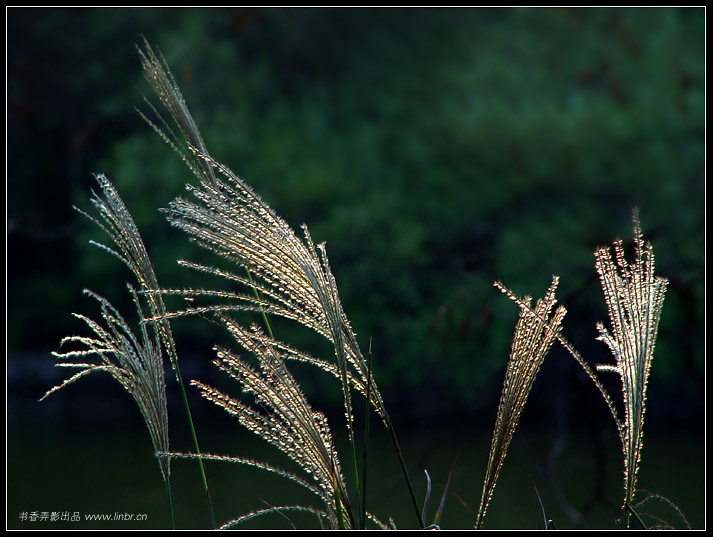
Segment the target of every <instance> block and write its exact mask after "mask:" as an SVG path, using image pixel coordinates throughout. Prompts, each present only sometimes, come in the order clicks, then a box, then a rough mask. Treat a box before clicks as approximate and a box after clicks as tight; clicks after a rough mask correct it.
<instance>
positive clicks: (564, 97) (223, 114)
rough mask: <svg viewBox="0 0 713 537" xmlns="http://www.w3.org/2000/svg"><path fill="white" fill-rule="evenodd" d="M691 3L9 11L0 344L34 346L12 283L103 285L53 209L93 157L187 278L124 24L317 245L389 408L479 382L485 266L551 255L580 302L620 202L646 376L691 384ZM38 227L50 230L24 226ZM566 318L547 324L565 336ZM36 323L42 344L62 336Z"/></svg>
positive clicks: (471, 388) (567, 299) (699, 28)
mask: <svg viewBox="0 0 713 537" xmlns="http://www.w3.org/2000/svg"><path fill="white" fill-rule="evenodd" d="M703 15H704V12H703V10H701V9H591V10H590V9H488V10H485V9H472V10H465V9H459V10H300V9H292V10H283V9H262V10H245V9H235V10H229V9H206V10H203V9H197V10H196V9H194V10H180V9H179V10H154V9H89V10H68V9H43V10H39V9H38V10H10V11H9V13H8V32H9V35H8V64H9V78H8V90H9V125H8V128H9V130H10V132H11V134H12V136H10V141H9V147H8V154H9V157H10V160H9V173H8V175H9V180H8V197H9V200H10V201H9V202H8V208H9V209H8V223H9V236H8V241H9V252H8V253H9V258H10V259H11V261H10V264H9V271H8V272H9V274H8V277H9V293H10V294H9V299H8V301H9V309H10V312H11V315H10V319H9V322H8V324H9V333H10V339H9V342H10V344H11V345H12V346H17V347H21V346H27V345H31V344H37V341H36V330H34V329H33V328H32V323H31V322H30V319H32V318H33V315H34V313H33V311H32V309H31V308H28V307H27V304H26V301H23V300H22V298H21V297H23V296H27V295H28V294H30V295H37V294H41V295H42V296H43V298H45V299H46V300H47V305H48V307H49V308H50V309H56V308H58V307H59V305H60V304H61V309H62V310H63V311H65V310H67V309H77V308H68V307H67V303H68V300H67V296H76V295H78V293H76V292H75V291H76V290H78V289H81V288H82V287H83V286H87V287H90V288H100V286H99V285H97V283H98V282H101V283H102V285H101V288H102V290H103V292H104V291H105V290H106V283H108V282H112V281H116V282H124V281H125V280H126V277H125V275H123V274H122V275H121V276H120V277H118V276H117V277H113V276H112V274H118V271H120V270H122V268H121V267H117V266H116V265H112V261H111V260H110V259H109V260H108V259H106V256H102V255H101V253H98V252H96V253H95V252H91V251H89V252H85V251H84V250H82V251H81V252H80V255H77V251H76V248H77V247H76V246H74V244H76V243H77V242H78V241H75V240H74V238H73V237H72V236H71V235H70V233H69V229H71V231H72V232H74V231H75V229H79V227H78V226H75V224H74V221H73V220H72V219H73V218H74V217H73V216H71V215H70V214H69V212H68V210H67V208H68V207H70V206H71V205H72V201H74V200H75V199H76V200H82V199H84V198H85V192H86V188H85V185H86V183H88V182H89V181H90V172H106V173H110V176H111V177H112V179H113V180H114V182H115V184H117V186H118V187H119V188H120V190H121V192H122V196H123V198H124V200H125V201H126V203H127V205H129V206H131V207H132V208H134V209H132V212H133V214H134V217H135V219H136V222H137V225H138V227H139V228H140V229H141V230H142V232H143V233H144V236H145V239H146V242H147V247H148V249H149V253H150V255H151V257H152V259H153V260H154V262H155V263H156V268H157V272H159V273H160V274H162V282H164V283H165V285H166V286H172V285H181V286H184V285H186V286H191V285H194V283H193V282H192V281H191V280H190V279H191V278H192V277H193V276H192V273H191V272H190V271H186V270H185V269H182V268H180V267H177V266H176V265H175V259H177V258H190V259H197V258H198V255H199V254H196V253H195V251H193V250H191V251H190V252H189V251H188V248H189V246H186V242H185V241H184V240H182V237H181V236H180V234H178V233H175V232H174V230H171V229H169V228H168V226H166V225H165V222H164V220H163V217H162V216H161V215H160V214H158V213H157V212H156V207H162V206H164V207H165V206H166V205H167V204H168V202H169V201H170V200H172V199H174V198H175V197H176V195H178V194H179V193H181V191H182V190H183V184H184V183H185V182H187V181H188V180H189V179H190V177H189V174H188V172H187V171H186V170H185V168H183V167H182V165H181V163H180V162H177V161H176V159H174V158H173V155H171V154H170V149H169V148H167V147H162V146H161V144H160V143H159V142H158V141H157V140H156V139H155V136H154V134H153V133H151V132H148V131H147V129H145V126H144V125H143V123H142V121H141V120H140V118H138V117H137V116H135V114H133V113H132V111H130V110H128V109H127V107H126V102H127V101H126V99H127V96H130V95H131V92H132V91H134V90H133V88H134V87H138V88H140V90H141V91H143V92H146V91H147V89H146V86H145V85H142V83H141V82H140V77H141V74H140V72H139V69H138V68H137V66H136V61H135V50H134V48H133V44H134V43H138V42H139V40H140V37H139V34H140V33H141V34H145V35H146V36H147V37H148V38H149V39H150V41H151V42H153V43H157V44H158V45H159V46H160V47H161V49H162V51H163V52H164V53H165V54H166V55H167V60H168V62H169V63H170V64H171V65H172V66H175V68H176V72H175V74H176V76H177V78H178V79H179V83H180V84H181V87H182V89H183V90H184V94H185V97H186V99H187V101H188V104H189V106H191V108H192V110H193V112H194V115H195V119H196V121H197V122H198V123H199V124H200V125H202V134H203V136H204V139H205V140H206V143H207V145H208V146H209V147H210V148H211V152H212V156H213V157H215V158H216V159H218V160H219V161H221V162H225V163H226V164H227V165H229V166H230V167H231V169H233V170H234V171H235V172H236V173H237V174H238V175H240V176H241V177H243V178H244V179H246V180H247V181H248V182H249V183H250V184H251V185H252V186H253V187H254V188H255V190H256V191H257V192H260V194H261V196H263V197H264V199H265V200H266V201H267V202H268V203H270V205H271V206H273V207H274V208H275V209H276V210H277V211H278V212H279V214H281V215H283V216H284V217H285V218H286V219H287V221H288V222H289V223H290V224H291V225H292V226H293V227H297V226H299V225H300V224H301V223H302V222H306V223H308V224H309V226H310V230H311V232H312V234H313V236H314V239H315V242H321V241H326V242H327V245H328V249H329V254H330V261H331V263H332V268H333V271H334V274H335V276H336V278H337V282H338V284H339V289H340V292H341V296H342V300H343V303H344V308H345V310H346V311H347V313H348V314H349V317H350V319H351V321H352V324H353V326H354V328H355V330H356V331H357V333H358V335H359V337H360V342H361V344H362V345H365V344H366V342H367V341H368V338H370V337H371V338H373V340H374V349H375V359H376V361H375V363H376V364H378V365H377V367H376V376H377V378H378V379H379V382H380V386H381V388H382V390H383V391H384V392H389V391H390V390H398V392H399V393H400V394H403V395H404V396H405V397H406V398H407V401H410V400H412V399H416V398H418V399H421V397H420V395H419V396H418V397H417V396H416V395H415V394H417V393H418V394H422V393H423V391H424V390H425V391H426V392H428V391H429V390H430V391H432V393H438V394H441V395H440V396H442V394H443V392H444V391H445V390H444V387H446V386H447V393H448V396H449V397H450V398H451V400H448V399H443V401H444V403H446V404H449V405H454V404H458V405H461V407H462V406H463V405H465V404H468V405H470V404H477V403H480V402H482V400H485V399H492V392H487V393H485V392H484V391H483V390H482V388H483V387H486V386H493V385H497V383H498V379H499V376H500V374H501V367H502V361H501V360H502V349H504V348H507V346H508V345H509V339H508V338H509V335H510V326H511V323H512V319H513V316H514V313H513V311H512V308H511V307H509V306H510V305H509V304H507V303H504V302H507V301H503V300H502V297H500V296H498V293H494V292H493V290H492V287H491V283H490V282H491V281H492V280H494V279H502V280H503V281H506V282H508V286H509V287H511V288H512V289H513V291H514V292H515V293H518V294H523V293H528V292H532V290H534V289H539V288H540V286H541V282H542V281H547V280H548V279H549V277H550V276H551V274H552V273H555V272H556V273H557V274H559V275H560V277H561V281H562V284H561V292H562V293H563V295H562V297H561V300H562V301H563V303H565V304H566V305H567V306H570V304H571V303H573V302H577V303H581V304H596V301H590V300H579V297H580V296H581V295H582V294H591V293H596V292H597V282H596V278H595V277H592V276H591V274H592V271H591V252H592V251H593V250H594V248H595V247H597V246H599V245H601V244H605V243H607V242H608V241H609V240H610V238H611V237H613V236H623V235H624V234H625V233H626V232H627V227H626V226H625V225H623V224H622V223H623V222H626V221H627V220H628V213H629V211H630V209H631V207H632V206H633V205H638V206H639V207H640V208H641V210H642V213H643V214H645V215H646V222H647V227H648V228H649V229H650V230H651V232H650V234H649V235H650V236H651V239H652V242H653V243H654V245H655V248H656V251H657V252H658V253H659V255H658V257H657V260H658V268H659V271H660V272H661V273H664V274H667V275H670V276H671V285H670V291H669V296H668V297H667V308H670V310H669V313H667V314H664V316H663V318H662V320H661V329H660V334H659V346H658V354H657V368H655V369H654V373H653V375H654V377H656V376H657V375H662V376H663V378H662V379H661V380H664V381H665V380H669V381H670V382H671V383H672V384H673V383H680V380H681V377H683V378H697V376H698V375H699V374H700V373H701V372H702V371H703V347H702V342H703V337H702V336H703V291H704V285H703V281H704V278H703V245H704V242H703V236H704V235H703V233H704V232H703V228H704V226H703V216H704V206H703V185H704V180H703V162H704V160H703V159H704V130H703V129H704V123H703V122H704V104H705V101H704V93H703V92H704V72H705V71H704V18H703ZM48 69H49V70H48ZM134 102H135V104H136V105H137V106H139V105H140V104H141V101H140V96H139V95H138V93H137V94H136V99H135V101H134ZM82 133H93V138H91V137H90V138H87V139H88V140H89V141H88V142H87V141H84V142H83V140H86V139H85V138H81V134H82ZM74 140H76V144H78V145H76V146H75V145H73V143H74V142H73V141H74ZM82 143H84V145H82ZM37 155H42V158H41V159H40V158H38V157H37ZM100 155H110V157H108V158H103V157H100ZM38 181H39V183H38ZM82 183H84V184H82ZM76 202H77V203H79V204H81V202H80V201H76ZM142 202H145V208H142V207H141V203H142ZM48 229H51V230H53V231H56V230H65V229H68V231H67V234H65V235H61V240H58V239H57V238H56V237H53V236H49V237H43V238H42V239H37V238H34V235H37V233H35V232H36V231H37V230H42V231H44V230H48ZM92 232H93V230H91V229H87V227H84V228H81V233H82V234H86V237H87V238H89V233H92ZM28 237H29V241H30V242H29V244H28V242H27V240H28ZM83 242H85V241H83ZM20 244H24V245H25V246H24V247H21V246H20ZM48 259H52V260H53V261H52V262H51V263H48V262H47V260H48ZM584 275H586V276H584ZM74 278H76V280H75V279H74ZM73 282H74V283H73ZM121 285H122V286H123V284H121ZM69 286H72V287H73V288H74V289H75V291H71V292H70V291H68V290H67V287H69ZM122 286H118V287H117V289H116V290H115V291H116V292H115V294H116V295H120V294H121V293H123V287H122ZM105 294H107V296H108V298H110V299H111V300H112V302H114V299H115V296H114V294H112V293H111V291H110V290H106V291H105ZM602 311H603V310H602V309H601V308H600V309H598V310H597V311H589V310H587V311H584V312H581V313H583V314H584V315H586V316H591V317H593V318H601V316H602ZM582 326H587V324H586V323H582ZM590 328H591V327H588V326H587V331H585V332H583V333H581V334H574V333H571V332H569V331H570V330H576V329H577V327H576V326H571V327H565V331H566V332H567V335H568V337H570V338H571V339H573V340H576V341H577V343H579V341H584V342H586V344H587V345H589V344H592V341H593V339H594V337H596V334H595V333H594V332H593V331H591V330H590ZM55 330H56V333H54V332H53V331H52V330H49V331H48V332H47V334H46V336H47V338H48V342H49V344H52V345H53V344H54V342H56V341H57V339H58V337H59V336H60V335H62V334H64V333H66V332H67V330H66V329H65V328H63V327H61V326H57V327H56V329H55ZM69 331H70V332H71V329H69ZM189 335H192V336H196V337H199V338H200V337H201V334H200V333H193V334H191V333H190V332H189ZM281 335H283V333H281ZM285 337H287V335H285ZM577 346H578V348H581V345H579V344H578V345H577ZM414 363H417V364H418V365H419V367H412V366H413V364H414ZM673 364H683V366H682V367H679V366H678V365H676V366H675V367H674V365H673ZM422 371H428V372H429V376H428V378H426V377H424V376H423V375H422V374H421V373H420V372H422ZM454 379H455V380H454ZM397 381H398V382H397ZM493 389H496V388H493ZM693 389H694V390H698V391H700V386H699V385H696V386H694V387H693ZM481 398H482V399H481ZM420 410H424V409H417V411H420Z"/></svg>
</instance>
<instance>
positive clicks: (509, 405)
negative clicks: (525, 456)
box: [476, 276, 567, 528]
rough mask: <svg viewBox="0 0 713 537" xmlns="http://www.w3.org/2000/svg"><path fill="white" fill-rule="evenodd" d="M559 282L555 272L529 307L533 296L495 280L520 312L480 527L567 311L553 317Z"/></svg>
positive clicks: (501, 403)
mask: <svg viewBox="0 0 713 537" xmlns="http://www.w3.org/2000/svg"><path fill="white" fill-rule="evenodd" d="M557 283H558V278H557V277H556V276H555V277H553V279H552V285H550V288H549V289H548V290H547V293H546V294H545V296H543V297H542V298H541V299H539V300H538V301H537V304H536V306H535V308H534V309H530V300H531V299H530V297H525V298H523V299H520V298H517V297H515V296H514V295H513V294H512V293H511V292H510V291H509V290H508V289H506V288H505V287H504V286H503V285H502V284H501V283H499V282H496V283H495V286H496V287H497V288H498V289H500V290H501V291H502V292H503V293H505V294H506V295H508V297H510V298H511V299H512V300H513V301H515V302H516V303H517V304H518V306H519V307H520V315H519V318H518V321H517V324H516V326H515V334H514V336H513V340H512V348H511V351H510V359H509V360H508V364H507V369H506V371H505V380H504V382H503V391H502V395H501V396H500V404H499V406H498V413H497V417H496V419H495V428H494V429H493V438H492V441H491V444H490V453H489V456H488V465H487V469H486V472H485V479H484V481H483V492H482V496H481V500H480V508H479V510H478V515H477V518H476V527H477V528H482V525H483V519H484V518H485V513H486V510H487V508H488V503H489V502H490V499H491V497H492V495H493V490H494V489H495V484H496V482H497V479H498V474H499V473H500V468H501V467H502V465H503V462H504V460H505V456H506V455H507V450H508V447H509V445H510V441H511V440H512V437H513V435H514V434H515V428H516V427H517V423H518V420H519V419H520V414H521V413H522V410H523V408H524V406H525V402H526V401H527V397H528V395H529V394H530V389H531V388H532V385H533V383H534V382H535V376H536V375H537V372H538V371H539V369H540V366H541V365H542V362H543V361H544V359H545V355H546V354H547V351H548V350H549V348H550V347H551V345H552V343H553V342H554V341H555V339H556V338H557V336H558V334H559V331H560V329H561V327H560V325H561V323H562V319H563V318H564V316H565V314H566V313H567V310H566V309H565V307H564V306H559V307H558V308H557V309H556V310H555V311H554V313H553V314H552V316H551V317H550V314H551V313H552V308H553V307H554V305H555V303H556V302H557V301H556V299H555V290H556V288H557Z"/></svg>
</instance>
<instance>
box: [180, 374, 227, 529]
mask: <svg viewBox="0 0 713 537" xmlns="http://www.w3.org/2000/svg"><path fill="white" fill-rule="evenodd" d="M176 379H177V380H178V385H179V387H180V389H181V398H182V399H183V406H184V408H185V409H186V417H187V418H188V426H189V428H190V430H191V437H192V438H193V447H194V448H195V450H196V453H197V454H198V455H200V454H201V448H200V446H199V445H198V436H197V435H196V428H195V426H194V425H193V416H192V414H191V408H190V406H189V405H188V396H187V395H186V389H185V387H184V385H183V378H182V377H181V371H180V370H179V369H178V367H176ZM198 468H199V469H200V474H201V481H202V482H203V490H204V491H205V497H206V500H207V501H208V511H209V513H210V523H211V526H212V528H213V529H216V528H217V525H216V523H215V512H214V510H213V500H212V499H211V497H210V489H209V488H208V478H207V477H206V471H205V467H204V465H203V459H202V458H200V457H199V458H198Z"/></svg>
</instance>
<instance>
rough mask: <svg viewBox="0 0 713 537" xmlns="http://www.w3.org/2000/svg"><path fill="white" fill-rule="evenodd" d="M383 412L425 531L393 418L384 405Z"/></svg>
mask: <svg viewBox="0 0 713 537" xmlns="http://www.w3.org/2000/svg"><path fill="white" fill-rule="evenodd" d="M381 409H382V412H383V414H384V422H385V423H386V429H387V430H388V431H389V435H390V437H391V443H392V444H393V445H394V451H396V456H397V457H398V459H399V464H400V465H401V472H402V473H403V475H404V479H405V480H406V486H407V487H408V490H409V494H410V495H411V503H412V504H413V508H414V510H415V511H416V518H417V519H418V525H419V528H421V529H423V528H424V527H425V525H424V523H423V517H422V516H421V510H420V509H419V508H418V501H417V500H416V493H415V492H414V489H413V484H412V483H411V478H410V477H409V473H408V469H407V468H406V462H405V461H404V457H403V453H402V452H401V446H399V441H398V439H397V438H396V431H395V430H394V424H393V423H392V422H391V417H390V416H389V413H388V412H387V411H386V408H385V407H384V406H383V405H382V407H381Z"/></svg>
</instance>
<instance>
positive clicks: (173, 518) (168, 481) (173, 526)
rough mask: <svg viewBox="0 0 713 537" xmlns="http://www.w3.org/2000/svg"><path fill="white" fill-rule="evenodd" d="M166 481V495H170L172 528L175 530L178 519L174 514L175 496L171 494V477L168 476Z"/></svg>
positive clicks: (169, 505) (169, 508)
mask: <svg viewBox="0 0 713 537" xmlns="http://www.w3.org/2000/svg"><path fill="white" fill-rule="evenodd" d="M164 482H165V483H166V496H167V497H168V512H169V514H170V516H171V529H172V530H175V529H176V520H175V517H174V515H173V497H172V495H171V478H170V477H166V479H165V481H164Z"/></svg>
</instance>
